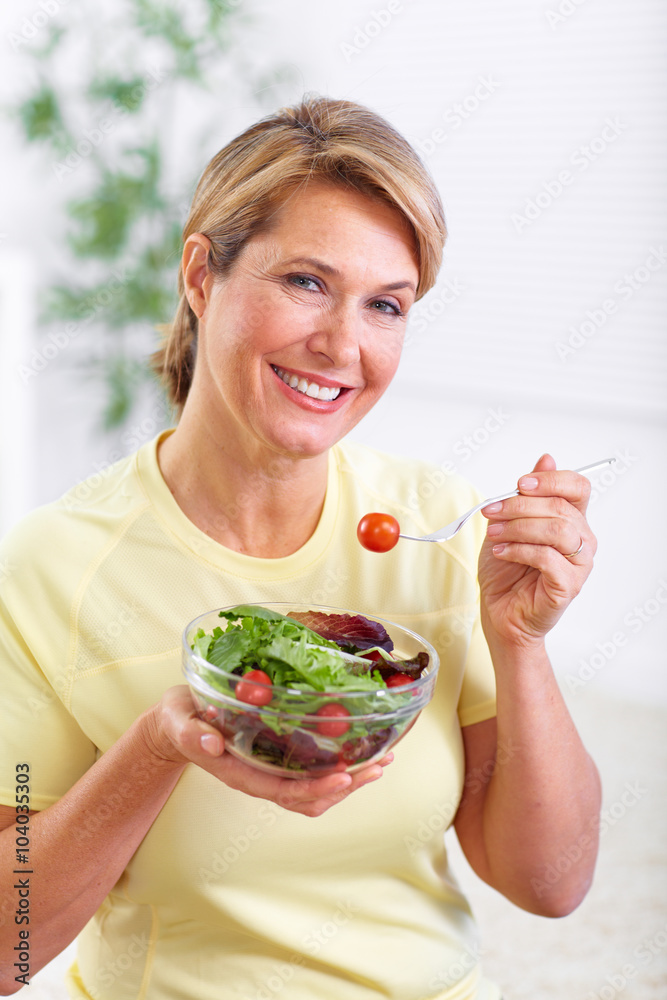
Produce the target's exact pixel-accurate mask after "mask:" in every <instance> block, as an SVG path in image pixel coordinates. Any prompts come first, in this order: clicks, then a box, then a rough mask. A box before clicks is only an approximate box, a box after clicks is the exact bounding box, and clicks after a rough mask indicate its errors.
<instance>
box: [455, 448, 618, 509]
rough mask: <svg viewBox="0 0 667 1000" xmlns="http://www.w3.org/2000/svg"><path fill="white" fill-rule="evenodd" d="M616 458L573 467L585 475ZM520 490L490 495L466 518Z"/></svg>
mask: <svg viewBox="0 0 667 1000" xmlns="http://www.w3.org/2000/svg"><path fill="white" fill-rule="evenodd" d="M615 461H616V459H615V458H605V459H604V460H603V461H602V462H595V463H594V464H593V465H582V467H581V468H580V469H573V470H572V471H573V472H577V473H578V474H579V475H580V476H583V475H584V473H585V472H592V471H593V469H600V468H601V467H602V466H603V465H609V463H610V462H615ZM520 492H521V491H520V490H512V491H511V492H510V491H508V492H507V493H501V494H500V496H497V497H489V499H488V500H484V502H483V503H481V504H479V505H478V506H477V507H473V509H472V510H470V511H468V514H467V516H466V520H467V518H468V517H470V516H471V515H472V514H476V513H477V511H478V510H482V508H483V507H489V506H490V505H491V504H492V503H500V501H501V500H509V499H510V497H518V495H519V493H520Z"/></svg>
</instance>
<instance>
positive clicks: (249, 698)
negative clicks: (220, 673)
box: [234, 670, 273, 706]
mask: <svg viewBox="0 0 667 1000" xmlns="http://www.w3.org/2000/svg"><path fill="white" fill-rule="evenodd" d="M272 687H273V682H272V681H271V678H270V677H269V675H268V674H265V673H264V671H263V670H249V671H248V673H247V674H244V675H243V677H242V679H241V680H240V681H239V682H238V684H237V685H236V690H235V691H234V694H235V695H236V697H237V698H238V700H239V701H244V702H245V703H246V704H247V705H259V706H261V705H268V704H269V702H270V701H271V699H272V698H273V692H272V690H271V688H272Z"/></svg>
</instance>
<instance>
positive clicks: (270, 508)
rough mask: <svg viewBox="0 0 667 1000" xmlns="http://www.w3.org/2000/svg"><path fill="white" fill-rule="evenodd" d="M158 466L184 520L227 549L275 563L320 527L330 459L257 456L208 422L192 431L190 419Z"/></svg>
mask: <svg viewBox="0 0 667 1000" xmlns="http://www.w3.org/2000/svg"><path fill="white" fill-rule="evenodd" d="M158 461H159V465H160V470H161V472H162V475H163V477H164V479H165V481H166V483H167V485H168V487H169V489H170V490H171V493H172V495H173V497H174V499H175V500H176V502H177V504H178V505H179V507H180V508H181V510H182V511H183V513H184V514H185V515H186V517H187V518H188V519H189V520H190V521H192V523H193V524H195V525H196V526H197V527H198V528H199V529H200V530H201V531H204V532H205V533H206V534H207V535H209V536H210V537H211V538H213V539H214V540H215V541H217V542H219V543H220V544H221V545H224V546H225V547H226V548H229V549H233V550H234V551H236V552H242V553H244V554H245V555H250V556H258V557H260V558H265V559H276V558H280V557H281V556H287V555H291V553H293V552H296V551H297V549H299V548H301V546H302V545H304V544H305V543H306V542H307V541H308V539H309V538H310V537H311V535H312V534H313V532H314V531H315V528H316V527H317V523H318V521H319V518H320V514H321V513H322V507H323V505H324V497H325V494H326V487H327V470H328V458H327V455H326V454H323V455H317V456H315V457H312V458H294V457H292V456H288V455H281V454H278V453H276V452H275V451H270V450H269V449H265V450H261V449H256V450H255V451H254V453H253V454H252V455H251V454H248V452H247V451H246V450H245V449H244V448H243V447H242V446H241V443H240V442H238V441H237V440H235V439H234V438H233V437H231V436H229V437H227V436H226V435H225V434H224V432H222V431H221V430H216V429H214V428H212V427H210V426H209V425H208V424H207V423H206V422H200V421H198V422H197V423H196V426H194V422H193V421H192V420H190V419H188V417H187V415H186V413H185V412H184V414H183V417H182V418H181V422H180V423H179V425H178V427H177V428H176V430H175V431H174V433H173V434H171V435H170V436H169V437H168V438H166V439H165V440H164V441H163V442H162V443H161V445H160V449H159V453H158Z"/></svg>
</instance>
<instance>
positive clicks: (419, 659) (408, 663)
mask: <svg viewBox="0 0 667 1000" xmlns="http://www.w3.org/2000/svg"><path fill="white" fill-rule="evenodd" d="M428 661H429V655H428V653H426V652H424V650H423V649H422V650H421V651H420V652H419V653H417V655H416V656H413V658H412V659H411V660H391V661H390V662H387V660H382V661H380V660H378V661H377V663H374V664H373V669H374V670H377V671H379V673H380V675H381V677H382V680H383V681H386V679H387V677H391V675H392V674H405V675H406V677H409V678H410V680H413V681H416V680H417V678H418V677H421V675H422V674H423V673H424V671H425V670H426V668H427V666H428Z"/></svg>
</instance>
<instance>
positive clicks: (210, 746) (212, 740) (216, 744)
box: [199, 733, 220, 757]
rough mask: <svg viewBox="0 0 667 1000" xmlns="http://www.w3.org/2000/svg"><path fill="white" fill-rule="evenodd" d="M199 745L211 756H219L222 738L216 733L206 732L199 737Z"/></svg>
mask: <svg viewBox="0 0 667 1000" xmlns="http://www.w3.org/2000/svg"><path fill="white" fill-rule="evenodd" d="M199 745H200V746H201V748H202V750H203V751H204V753H208V754H210V755H211V757H217V756H218V755H219V753H220V740H219V739H218V737H217V736H216V735H215V734H214V733H204V735H203V736H201V737H200V739H199Z"/></svg>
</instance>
